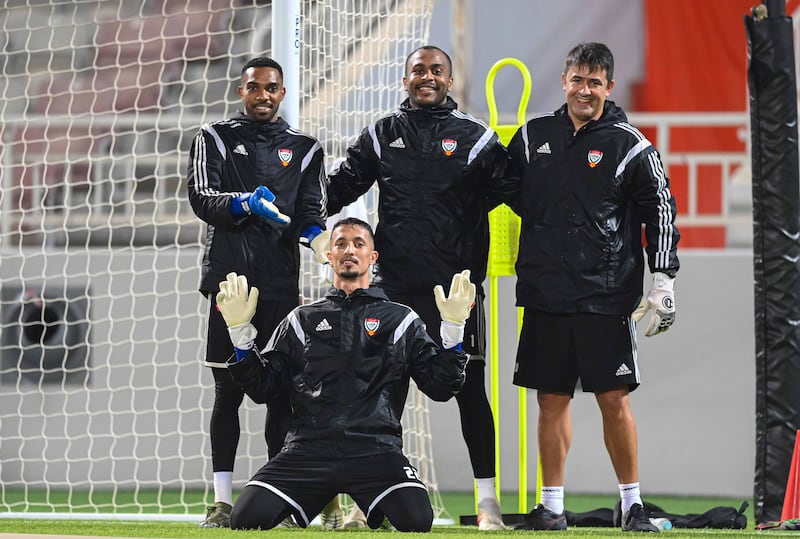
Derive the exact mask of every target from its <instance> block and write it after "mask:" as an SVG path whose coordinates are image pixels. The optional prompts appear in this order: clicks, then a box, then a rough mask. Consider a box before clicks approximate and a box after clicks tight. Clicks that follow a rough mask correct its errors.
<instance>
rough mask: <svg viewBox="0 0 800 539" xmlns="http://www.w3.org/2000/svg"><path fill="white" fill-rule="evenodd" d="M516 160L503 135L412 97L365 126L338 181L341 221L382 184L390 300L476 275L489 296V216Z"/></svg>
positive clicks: (382, 267)
mask: <svg viewBox="0 0 800 539" xmlns="http://www.w3.org/2000/svg"><path fill="white" fill-rule="evenodd" d="M507 161H508V153H507V152H506V149H505V147H503V145H502V144H500V141H499V140H498V138H497V134H496V133H495V132H494V130H492V129H490V128H489V127H487V126H486V124H484V123H483V122H481V121H480V120H478V119H476V118H474V117H472V116H470V115H468V114H464V113H462V112H460V111H459V110H458V109H457V105H456V103H455V101H453V100H452V99H451V98H449V97H448V98H447V102H446V103H445V104H444V105H442V106H440V107H432V108H427V109H414V108H412V107H411V106H410V105H409V101H408V99H406V100H405V101H404V102H403V103H402V104H401V105H400V109H399V110H398V111H396V112H395V113H393V114H391V115H389V116H386V117H384V118H382V119H380V120H378V121H377V122H376V123H375V124H374V125H371V126H369V127H367V128H365V129H364V130H363V131H362V133H361V135H360V137H359V139H358V141H356V142H355V144H353V145H352V146H351V147H350V148H348V150H347V159H346V160H345V161H344V162H343V163H342V164H341V165H340V167H339V169H338V170H337V171H335V172H334V173H333V174H331V175H330V178H329V180H330V185H329V186H328V213H329V214H331V215H333V214H334V213H336V212H338V211H339V210H340V209H341V208H342V207H343V206H346V205H347V204H350V203H351V202H353V201H354V200H356V199H357V198H358V197H360V196H361V195H362V194H364V193H365V192H367V190H369V188H370V187H372V185H373V184H374V183H375V182H378V187H379V203H378V225H377V227H376V230H375V249H376V250H377V251H378V252H380V254H381V256H380V260H379V261H378V264H377V267H378V276H377V278H376V282H379V283H380V284H381V286H384V287H385V288H386V289H387V290H388V291H389V292H390V294H391V293H392V292H396V293H412V294H416V293H422V294H430V292H431V290H432V289H433V287H434V286H435V285H436V284H439V283H449V282H450V279H451V277H452V276H453V274H455V273H457V272H460V271H463V270H465V269H469V270H470V271H471V279H472V282H473V283H475V284H476V285H477V287H478V289H479V290H480V287H481V283H483V280H484V279H485V277H486V264H487V257H488V252H489V225H488V211H489V210H490V209H491V208H492V207H494V206H495V205H496V204H497V203H498V202H497V201H495V200H494V199H495V190H496V189H500V188H501V186H500V182H502V179H503V177H504V172H505V167H506V165H507Z"/></svg>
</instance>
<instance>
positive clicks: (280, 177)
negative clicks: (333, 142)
mask: <svg viewBox="0 0 800 539" xmlns="http://www.w3.org/2000/svg"><path fill="white" fill-rule="evenodd" d="M285 91H286V90H285V88H284V87H283V74H282V70H281V68H280V65H278V64H277V63H276V62H275V61H274V60H272V59H270V58H255V59H253V60H251V61H249V62H248V63H246V64H245V65H244V67H243V68H242V81H241V86H240V87H239V95H240V97H241V99H242V102H243V104H244V110H245V111H244V113H240V114H238V115H237V116H235V117H233V118H230V119H228V120H223V121H217V122H211V123H207V124H205V125H204V126H202V127H201V128H200V130H199V131H198V132H197V135H196V136H195V138H194V141H193V143H192V147H191V151H190V156H189V165H188V174H187V175H188V192H189V202H190V203H191V206H192V209H193V210H194V212H195V213H196V214H197V216H198V217H199V218H200V219H202V220H203V221H205V222H206V223H207V232H206V241H205V249H204V251H203V261H202V274H201V279H200V292H202V294H203V295H204V296H206V297H208V298H209V300H210V301H209V321H208V337H207V349H206V354H205V365H206V366H207V367H211V371H212V373H213V374H214V381H215V393H214V408H213V410H212V412H211V428H210V431H211V449H212V464H213V469H214V492H215V494H214V495H215V505H214V506H213V507H210V508H209V514H208V515H207V517H206V519H205V520H204V521H203V522H202V523H201V526H203V527H227V526H228V520H229V515H230V510H231V506H232V505H233V500H232V484H231V480H232V478H231V476H232V472H233V466H234V460H235V457H236V448H237V445H238V441H239V414H238V409H239V406H240V405H241V403H242V399H243V397H244V394H243V393H242V391H241V389H240V388H239V387H237V385H236V384H235V383H234V382H233V380H231V378H230V376H229V375H228V373H227V369H226V366H225V362H226V361H227V359H228V358H229V357H230V355H231V354H232V353H233V346H232V344H231V342H230V338H229V336H228V332H227V329H226V327H225V324H224V321H223V320H222V318H221V317H220V315H219V313H218V312H217V309H216V305H215V303H214V297H215V296H216V293H217V290H218V289H217V285H218V283H219V282H221V281H224V280H225V276H226V275H227V274H228V273H230V272H237V273H240V274H244V275H248V276H249V277H250V279H251V282H252V283H253V285H254V286H256V287H258V288H259V289H260V290H261V298H262V299H261V302H260V303H259V308H258V311H257V313H256V315H255V318H254V324H256V325H257V326H258V328H259V330H260V332H261V333H260V337H259V344H261V345H263V344H265V343H266V339H267V338H268V337H269V334H270V333H271V332H272V330H273V329H274V328H275V327H276V326H277V324H278V323H279V322H280V320H281V319H283V317H284V316H286V314H287V313H288V312H289V311H291V310H292V309H293V308H294V307H296V306H297V304H298V301H299V290H298V274H299V268H300V253H299V248H298V241H299V240H300V238H301V237H306V239H311V238H310V237H309V236H310V235H309V232H308V231H309V230H310V229H314V228H315V227H316V230H320V229H321V228H324V227H325V219H326V217H327V214H326V212H325V184H326V179H325V175H324V170H323V166H322V162H323V150H322V146H321V145H320V143H319V142H318V141H317V140H316V139H314V138H312V137H310V136H308V135H305V134H303V133H301V132H300V131H297V130H295V129H293V128H291V127H290V126H289V125H288V124H287V123H286V121H285V120H283V119H282V118H280V117H279V116H278V115H277V112H278V107H279V104H280V102H281V100H282V99H283V96H284V94H285ZM267 188H268V189H269V190H271V192H272V194H273V195H274V196H275V199H274V203H273V201H270V200H269V199H267V200H266V201H265V200H263V197H262V196H261V193H262V192H268V191H265V190H266V189H267ZM265 205H266V206H268V207H269V208H271V209H272V210H273V212H274V211H279V212H280V214H282V216H288V218H289V219H291V222H290V223H289V224H283V223H279V222H276V221H275V220H273V219H274V218H275V216H271V215H270V213H269V211H264V210H263V208H264V206H265ZM269 208H267V209H269ZM288 418H289V410H288V401H287V400H284V402H283V403H281V402H280V401H279V400H277V399H276V400H275V401H273V402H272V403H271V404H270V406H269V407H268V411H267V423H266V427H265V431H266V432H265V435H266V439H267V448H268V453H269V454H270V455H274V454H276V453H277V452H278V451H279V450H280V448H281V445H282V444H283V439H284V437H285V434H286V429H287V428H288Z"/></svg>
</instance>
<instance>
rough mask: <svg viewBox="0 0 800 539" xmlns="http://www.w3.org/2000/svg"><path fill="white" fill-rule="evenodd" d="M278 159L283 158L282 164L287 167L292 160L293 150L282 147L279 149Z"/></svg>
mask: <svg viewBox="0 0 800 539" xmlns="http://www.w3.org/2000/svg"><path fill="white" fill-rule="evenodd" d="M278 159H280V160H281V164H282V165H283V166H285V167H288V166H289V163H291V162H292V150H289V149H288V148H281V149H279V150H278Z"/></svg>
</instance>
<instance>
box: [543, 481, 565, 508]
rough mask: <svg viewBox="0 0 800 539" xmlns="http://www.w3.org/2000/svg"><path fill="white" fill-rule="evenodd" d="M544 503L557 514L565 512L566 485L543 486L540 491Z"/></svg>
mask: <svg viewBox="0 0 800 539" xmlns="http://www.w3.org/2000/svg"><path fill="white" fill-rule="evenodd" d="M539 497H540V498H541V500H542V505H544V506H545V507H546V508H547V509H549V510H550V511H552V512H553V513H556V514H561V513H563V512H564V485H561V486H560V487H542V490H541V491H540V492H539Z"/></svg>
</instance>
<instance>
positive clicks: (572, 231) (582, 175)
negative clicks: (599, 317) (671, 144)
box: [507, 101, 680, 315]
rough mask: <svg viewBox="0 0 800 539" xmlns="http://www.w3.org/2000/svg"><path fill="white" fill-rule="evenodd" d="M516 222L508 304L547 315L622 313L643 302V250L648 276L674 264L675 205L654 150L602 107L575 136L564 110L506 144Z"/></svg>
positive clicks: (610, 108)
mask: <svg viewBox="0 0 800 539" xmlns="http://www.w3.org/2000/svg"><path fill="white" fill-rule="evenodd" d="M508 150H509V153H510V154H511V159H512V162H513V163H514V167H512V168H514V169H515V170H516V173H518V174H521V182H520V183H518V192H516V193H511V194H510V196H509V197H508V199H507V202H508V203H509V205H511V206H512V208H514V209H515V211H516V212H517V213H518V214H519V215H520V216H521V217H522V225H521V233H520V246H519V257H518V259H517V265H516V269H517V304H518V305H520V306H523V307H526V308H532V309H535V310H538V311H544V312H553V313H575V312H590V313H598V314H614V315H616V314H619V315H626V314H630V313H632V312H633V310H634V309H635V308H636V306H637V305H638V303H639V301H640V300H641V297H642V279H643V273H644V253H643V249H642V224H644V238H645V243H646V246H645V250H646V253H647V260H648V263H649V269H650V271H651V272H655V271H659V272H664V273H667V274H669V275H672V276H674V275H675V274H676V272H677V271H678V269H679V267H680V264H679V262H678V256H677V247H678V240H679V239H680V234H679V233H678V229H677V228H676V226H675V213H676V210H675V198H674V197H673V196H672V193H671V192H670V189H669V179H668V178H667V176H666V174H665V172H664V167H663V164H662V162H661V159H660V157H659V155H658V152H657V151H656V149H655V147H654V146H653V145H652V144H651V143H650V141H649V140H647V138H645V137H644V135H642V133H641V132H639V130H638V129H636V128H635V127H633V126H632V125H631V124H629V123H628V120H627V117H626V116H625V113H624V112H623V110H622V109H621V108H619V107H618V106H616V105H615V104H614V103H613V102H611V101H606V104H605V109H604V112H603V115H602V116H601V117H600V119H598V120H597V121H591V122H589V123H588V124H586V125H585V126H584V127H582V128H581V129H580V130H578V131H577V132H575V129H574V127H573V124H572V121H571V120H570V118H569V116H568V114H567V107H566V105H564V106H562V107H561V108H560V109H559V110H557V111H555V112H554V113H552V114H547V115H543V116H541V117H538V118H534V119H532V120H530V121H529V122H528V123H527V124H526V125H524V126H522V127H521V128H520V129H519V130H518V131H517V133H516V134H515V135H514V137H513V139H512V140H511V142H510V143H509V146H508Z"/></svg>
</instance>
